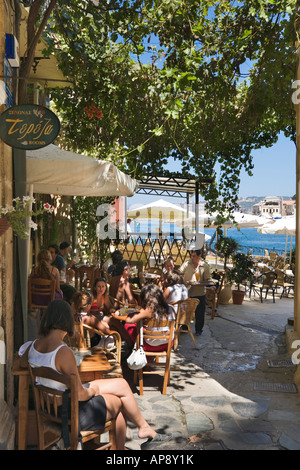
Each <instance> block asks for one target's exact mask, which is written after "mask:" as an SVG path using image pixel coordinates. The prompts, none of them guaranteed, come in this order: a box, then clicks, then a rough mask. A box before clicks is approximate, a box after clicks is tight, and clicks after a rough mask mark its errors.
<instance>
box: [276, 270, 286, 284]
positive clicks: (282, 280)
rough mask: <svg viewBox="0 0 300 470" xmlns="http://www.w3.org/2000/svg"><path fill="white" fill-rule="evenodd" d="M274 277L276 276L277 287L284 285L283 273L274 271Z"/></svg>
mask: <svg viewBox="0 0 300 470" xmlns="http://www.w3.org/2000/svg"><path fill="white" fill-rule="evenodd" d="M275 272H276V276H277V285H278V286H283V285H284V279H285V274H284V272H283V271H281V270H280V269H275Z"/></svg>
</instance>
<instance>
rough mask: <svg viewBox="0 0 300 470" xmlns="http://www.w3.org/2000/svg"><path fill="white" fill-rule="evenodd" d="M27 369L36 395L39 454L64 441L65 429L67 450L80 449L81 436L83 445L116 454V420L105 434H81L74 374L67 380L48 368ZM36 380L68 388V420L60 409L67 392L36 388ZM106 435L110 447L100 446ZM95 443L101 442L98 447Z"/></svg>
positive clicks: (108, 425)
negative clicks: (91, 444) (102, 438)
mask: <svg viewBox="0 0 300 470" xmlns="http://www.w3.org/2000/svg"><path fill="white" fill-rule="evenodd" d="M28 367H29V372H30V377H31V384H32V387H33V392H34V402H35V412H36V419H37V429H38V447H39V450H46V449H48V448H49V447H50V446H53V445H54V444H55V443H57V442H58V441H59V440H60V439H61V438H62V437H63V429H64V430H65V429H66V436H67V438H68V439H69V441H68V442H66V441H64V445H65V447H66V448H67V450H77V449H79V448H80V444H79V443H80V440H79V437H80V434H81V440H82V443H85V442H88V441H91V440H93V441H94V445H95V446H96V448H97V450H104V449H111V450H116V423H115V420H111V421H107V422H106V424H105V428H104V429H103V430H97V431H81V432H80V434H79V418H78V415H79V407H78V383H77V378H76V375H75V374H71V376H66V375H64V374H60V373H58V372H56V371H54V370H53V369H50V368H49V367H37V368H33V367H30V366H28ZM36 377H43V378H46V379H51V380H55V381H57V382H59V383H60V384H63V385H64V386H66V388H67V389H68V390H69V397H70V400H68V401H69V403H68V404H67V406H68V408H69V416H67V417H66V418H62V415H63V414H64V413H63V412H62V411H61V410H62V409H61V406H62V403H63V395H64V392H63V391H62V390H55V389H53V388H50V387H46V386H44V385H40V384H37V383H36ZM64 398H65V395H64ZM64 409H65V408H64ZM105 432H109V443H108V444H105V445H103V446H100V435H101V434H103V433H105ZM64 436H65V433H64ZM96 439H98V443H97V442H96Z"/></svg>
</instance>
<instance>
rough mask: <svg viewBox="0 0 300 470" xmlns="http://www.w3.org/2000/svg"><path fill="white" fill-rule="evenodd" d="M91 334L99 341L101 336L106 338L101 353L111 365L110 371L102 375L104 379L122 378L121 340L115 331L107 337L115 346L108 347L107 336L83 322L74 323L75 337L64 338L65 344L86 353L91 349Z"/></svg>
mask: <svg viewBox="0 0 300 470" xmlns="http://www.w3.org/2000/svg"><path fill="white" fill-rule="evenodd" d="M92 332H94V333H96V334H97V335H98V336H99V339H100V337H101V336H102V337H105V338H106V340H105V341H104V344H103V351H104V353H105V355H106V357H107V360H108V362H109V363H110V365H111V369H110V370H108V371H107V372H104V373H103V375H104V378H113V377H123V372H122V367H121V351H122V340H121V336H120V333H118V332H117V331H111V332H110V335H109V336H112V337H113V338H114V341H115V345H114V346H113V347H110V346H109V344H108V343H109V342H108V338H107V335H105V334H104V333H102V332H101V331H99V330H96V329H95V328H92V327H91V326H89V325H85V324H84V323H83V322H79V323H78V322H75V335H74V336H73V337H72V338H70V337H69V336H66V339H65V342H66V343H67V344H68V346H70V347H73V348H78V350H79V351H87V350H89V349H91V333H92Z"/></svg>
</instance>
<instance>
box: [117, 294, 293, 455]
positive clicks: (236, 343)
mask: <svg viewBox="0 0 300 470" xmlns="http://www.w3.org/2000/svg"><path fill="white" fill-rule="evenodd" d="M218 315H219V316H217V317H215V319H214V320H211V318H210V316H209V315H207V316H206V324H205V327H204V330H203V333H202V335H201V336H199V337H197V338H196V341H197V344H198V348H199V349H197V350H196V349H195V348H194V346H193V343H192V341H191V338H190V337H189V335H187V334H181V335H180V346H179V348H178V350H177V351H176V352H175V353H174V352H172V367H171V384H170V386H169V387H168V389H167V395H165V396H163V395H161V392H160V390H161V389H160V384H161V378H159V377H157V378H156V377H155V376H152V375H151V376H146V377H145V379H144V395H143V396H139V394H138V388H135V387H133V390H134V392H135V395H136V398H137V400H138V403H139V405H140V408H141V410H142V412H143V414H144V416H145V417H146V419H147V420H148V421H149V422H150V423H151V424H152V425H153V426H154V428H155V429H156V430H158V431H160V432H176V433H177V437H176V438H175V440H174V441H171V442H169V443H168V444H165V445H160V446H159V447H157V449H160V450H163V449H169V450H171V449H173V450H190V451H198V450H270V449H273V450H282V449H290V450H300V420H299V418H300V396H299V394H298V393H297V391H296V387H295V385H294V383H293V377H294V373H295V370H296V367H295V366H294V365H289V362H290V358H289V357H288V354H287V351H286V342H285V329H286V327H287V323H288V319H289V318H291V317H293V299H286V298H283V299H281V300H279V299H276V303H275V304H273V302H272V301H271V300H269V299H267V300H266V301H265V302H264V303H263V304H261V303H260V302H259V301H258V299H255V300H251V301H250V300H249V299H246V300H245V301H244V304H243V305H242V306H236V305H232V304H229V305H221V306H219V308H218ZM270 360H271V361H273V363H274V362H275V363H276V361H283V360H284V362H283V363H282V364H284V366H283V367H270V362H268V361H270ZM287 361H288V362H287ZM286 362H287V364H288V365H287V366H286V365H285V364H286ZM124 374H125V376H126V378H127V379H128V380H129V381H130V383H132V382H131V379H132V372H131V371H128V370H127V371H126V370H125V369H124ZM140 444H141V442H140V441H139V440H138V439H137V435H136V429H134V428H132V427H131V426H130V424H129V430H128V443H127V445H128V448H129V449H135V450H138V449H140Z"/></svg>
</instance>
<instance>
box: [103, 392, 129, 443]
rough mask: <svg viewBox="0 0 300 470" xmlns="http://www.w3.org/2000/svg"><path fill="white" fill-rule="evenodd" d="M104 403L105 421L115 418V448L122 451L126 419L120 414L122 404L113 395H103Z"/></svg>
mask: <svg viewBox="0 0 300 470" xmlns="http://www.w3.org/2000/svg"><path fill="white" fill-rule="evenodd" d="M103 398H104V400H105V403H106V408H107V415H106V419H107V420H110V419H113V418H116V447H117V450H124V448H125V441H126V427H127V425H126V419H125V416H124V414H123V412H122V402H121V400H120V398H118V397H116V396H115V395H108V394H103Z"/></svg>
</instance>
